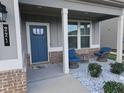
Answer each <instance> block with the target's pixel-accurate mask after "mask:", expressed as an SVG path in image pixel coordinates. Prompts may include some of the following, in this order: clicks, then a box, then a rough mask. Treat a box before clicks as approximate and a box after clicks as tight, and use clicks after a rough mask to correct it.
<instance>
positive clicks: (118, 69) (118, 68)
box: [111, 63, 124, 74]
mask: <svg viewBox="0 0 124 93" xmlns="http://www.w3.org/2000/svg"><path fill="white" fill-rule="evenodd" d="M123 71H124V66H123V64H122V63H114V64H111V72H112V73H115V74H121V73H122V72H123Z"/></svg>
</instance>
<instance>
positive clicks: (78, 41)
mask: <svg viewBox="0 0 124 93" xmlns="http://www.w3.org/2000/svg"><path fill="white" fill-rule="evenodd" d="M69 22H77V27H78V29H77V35H68V37H73V36H77V48H76V49H81V36H89V37H90V45H89V47H85V48H91V46H92V21H86V20H69V21H68V23H69ZM81 22H84V23H90V34H89V35H81V32H80V23H81ZM85 48H83V49H85Z"/></svg>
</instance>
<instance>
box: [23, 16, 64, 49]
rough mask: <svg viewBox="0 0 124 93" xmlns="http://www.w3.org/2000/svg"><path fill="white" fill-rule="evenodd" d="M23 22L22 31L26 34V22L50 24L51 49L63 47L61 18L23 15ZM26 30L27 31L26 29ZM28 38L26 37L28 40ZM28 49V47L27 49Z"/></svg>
mask: <svg viewBox="0 0 124 93" xmlns="http://www.w3.org/2000/svg"><path fill="white" fill-rule="evenodd" d="M22 20H24V22H23V24H22V28H23V29H22V31H23V33H25V34H26V27H24V25H25V26H26V24H25V23H26V22H41V23H49V24H50V47H51V48H52V47H61V46H62V29H61V28H62V27H61V18H59V17H49V16H35V17H34V16H33V15H32V16H31V15H30V16H29V15H23V17H22ZM24 28H25V29H24ZM26 39H27V37H26V36H25V39H24V40H26ZM26 48H27V47H26Z"/></svg>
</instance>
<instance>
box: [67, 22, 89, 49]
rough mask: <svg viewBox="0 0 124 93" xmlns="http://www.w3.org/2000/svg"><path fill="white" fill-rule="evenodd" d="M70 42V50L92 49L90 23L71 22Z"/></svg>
mask: <svg viewBox="0 0 124 93" xmlns="http://www.w3.org/2000/svg"><path fill="white" fill-rule="evenodd" d="M68 42H69V49H71V48H86V47H90V22H69V23H68Z"/></svg>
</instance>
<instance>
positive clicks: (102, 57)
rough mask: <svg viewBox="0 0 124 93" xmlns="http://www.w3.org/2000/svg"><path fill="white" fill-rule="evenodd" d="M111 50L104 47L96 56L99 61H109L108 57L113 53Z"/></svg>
mask: <svg viewBox="0 0 124 93" xmlns="http://www.w3.org/2000/svg"><path fill="white" fill-rule="evenodd" d="M111 50H112V49H111V48H109V47H102V48H101V49H100V51H98V52H96V53H95V56H97V60H98V61H107V56H108V54H109V53H110V52H111Z"/></svg>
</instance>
